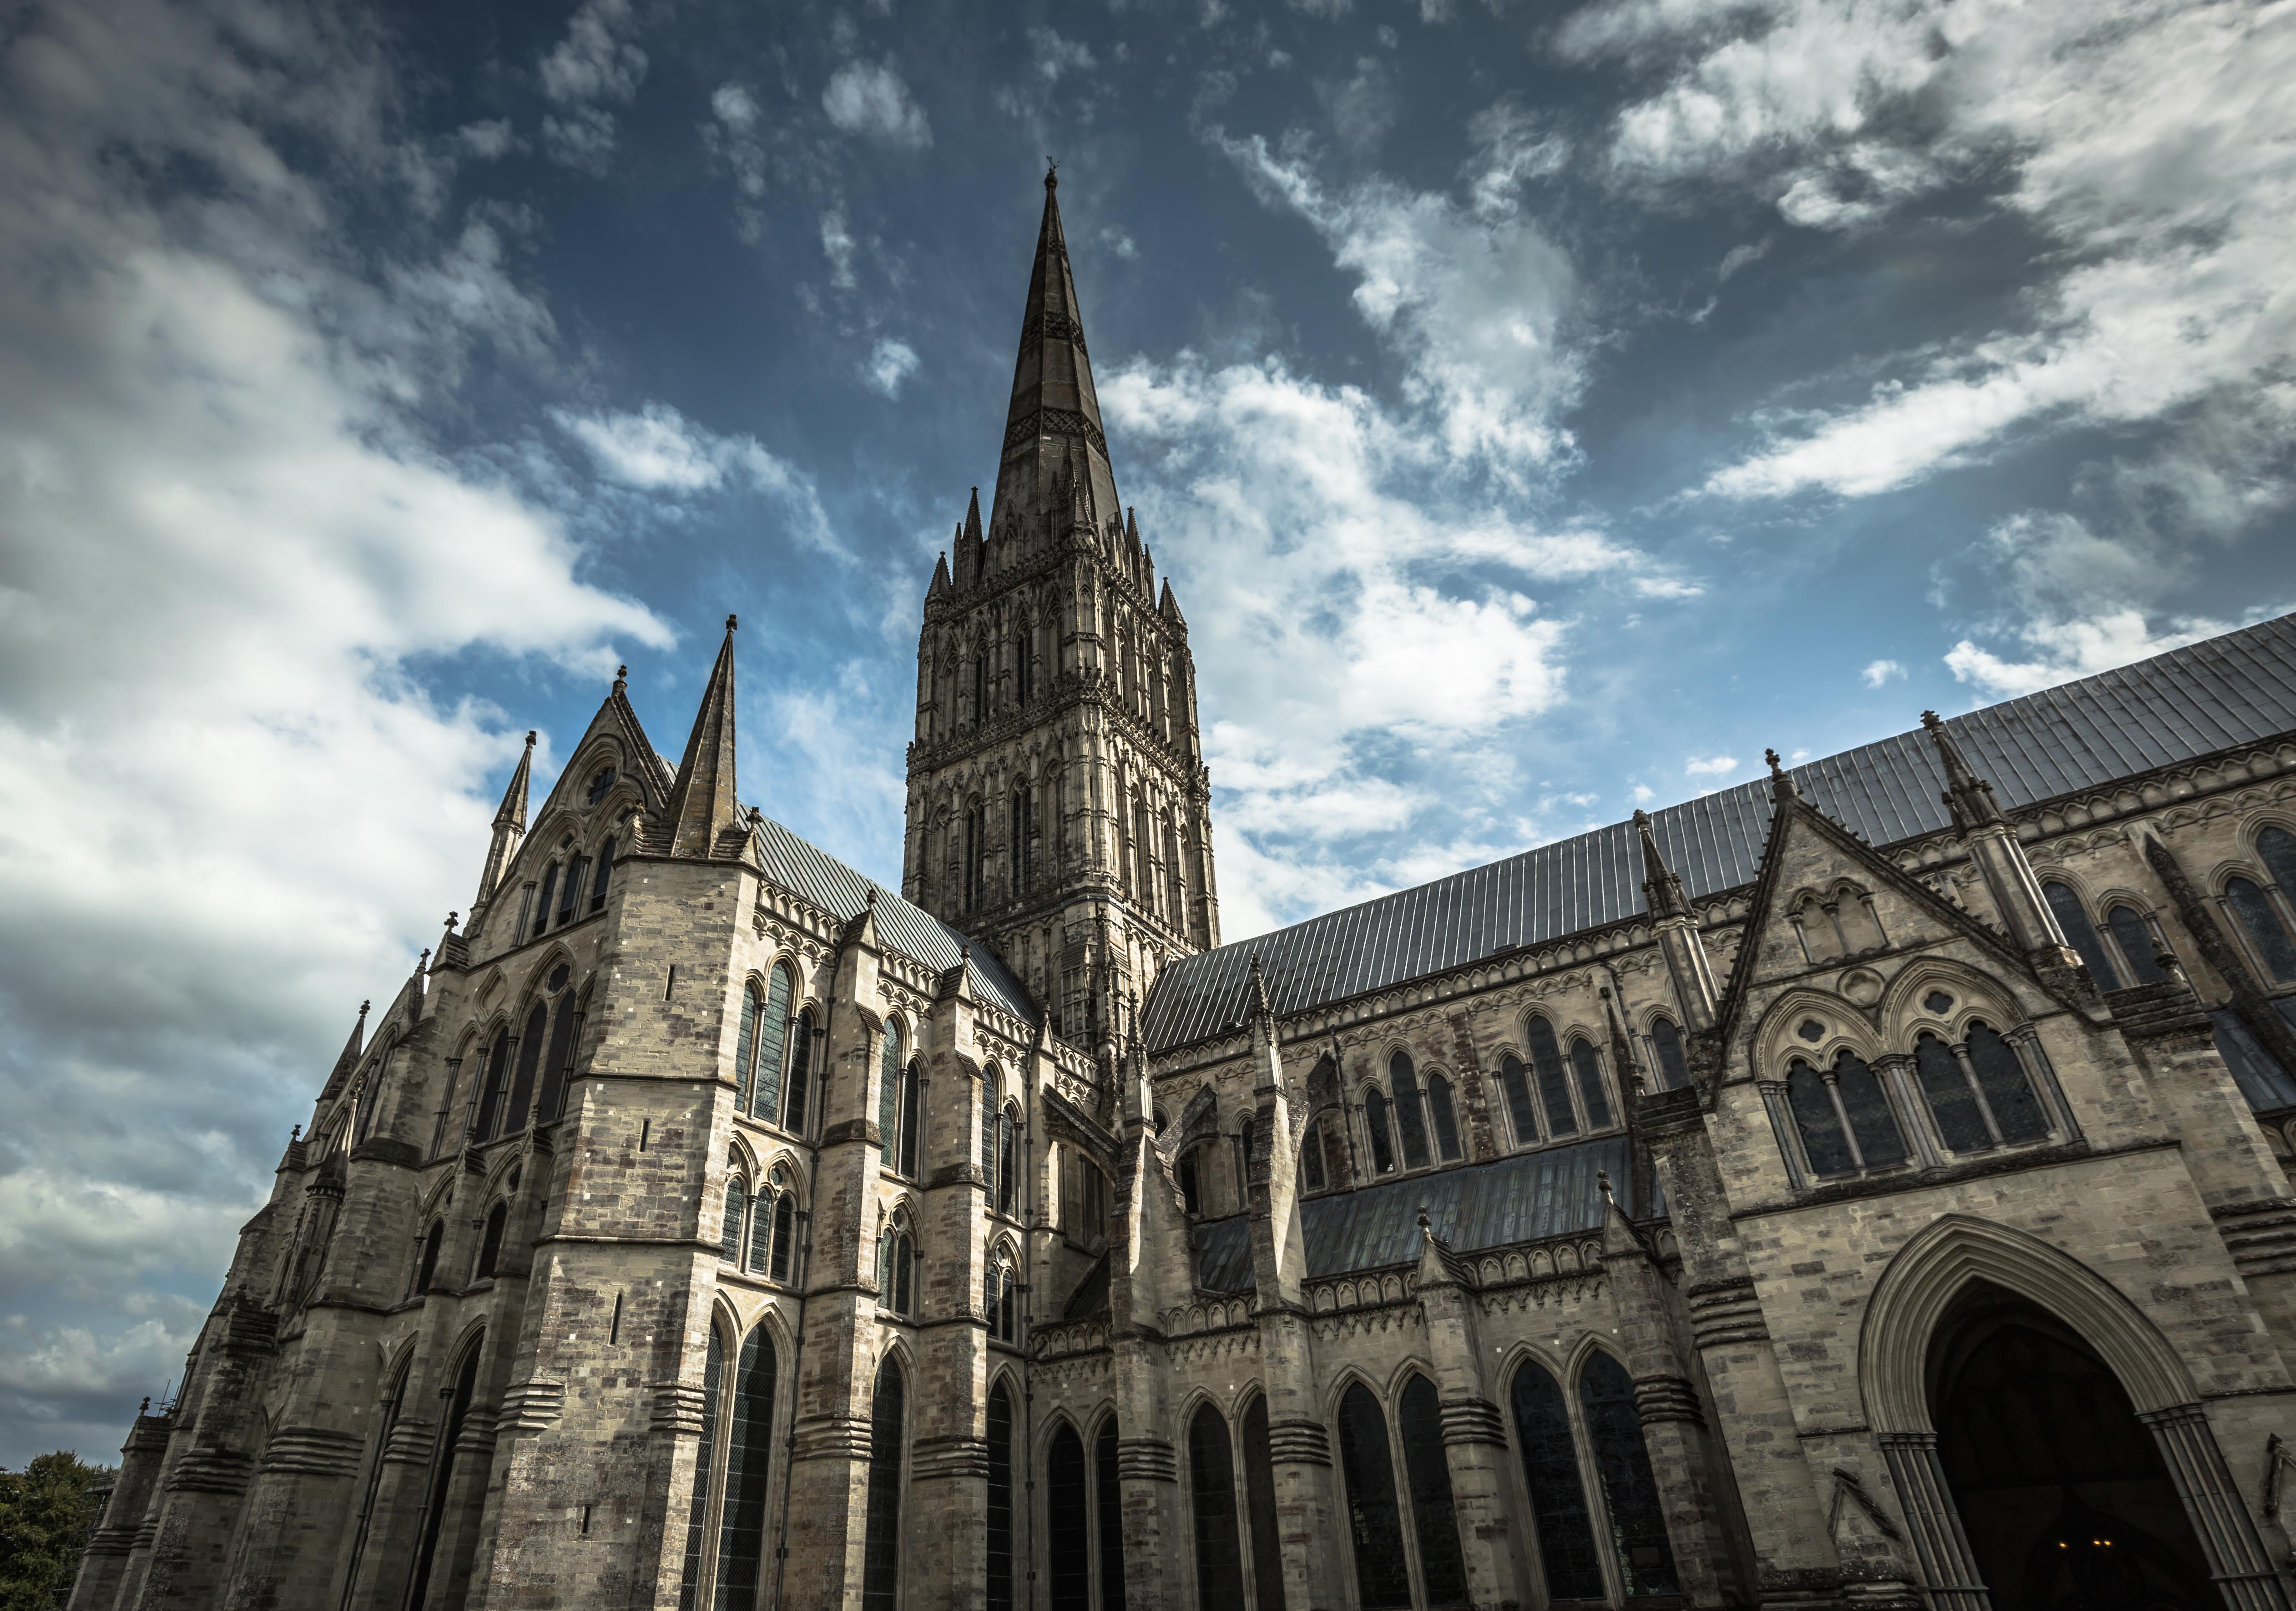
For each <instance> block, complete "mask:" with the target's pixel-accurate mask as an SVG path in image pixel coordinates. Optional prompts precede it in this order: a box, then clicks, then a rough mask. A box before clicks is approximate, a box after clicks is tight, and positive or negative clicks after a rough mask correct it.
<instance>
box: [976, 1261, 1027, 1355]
mask: <svg viewBox="0 0 2296 1611" xmlns="http://www.w3.org/2000/svg"><path fill="white" fill-rule="evenodd" d="M983 1281H984V1287H985V1289H984V1290H983V1292H982V1294H981V1297H982V1313H984V1314H985V1315H986V1316H987V1318H988V1335H989V1336H990V1337H994V1338H996V1341H998V1342H1000V1343H1017V1342H1019V1341H1020V1340H1021V1276H1020V1272H1019V1271H1018V1270H1017V1269H1016V1268H1015V1267H1014V1265H1013V1255H1011V1254H1010V1253H1009V1252H1007V1251H1006V1250H1005V1249H1004V1248H1003V1247H999V1248H997V1249H996V1251H995V1252H994V1253H992V1254H991V1255H989V1258H988V1274H987V1275H986V1276H985V1277H984V1278H983Z"/></svg>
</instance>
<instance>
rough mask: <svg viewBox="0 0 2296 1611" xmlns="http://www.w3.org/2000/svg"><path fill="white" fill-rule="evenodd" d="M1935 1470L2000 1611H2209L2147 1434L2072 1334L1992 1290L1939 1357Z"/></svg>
mask: <svg viewBox="0 0 2296 1611" xmlns="http://www.w3.org/2000/svg"><path fill="white" fill-rule="evenodd" d="M1928 1377H1929V1382H1928V1386H1929V1394H1930V1404H1931V1412H1932V1414H1933V1415H1934V1417H1935V1424H1936V1427H1937V1429H1938V1458H1939V1462H1940V1464H1941V1465H1942V1467H1943V1469H1944V1475H1945V1479H1946V1484H1947V1486H1948V1488H1949V1489H1950V1490H1951V1491H1952V1493H1953V1499H1954V1504H1955V1507H1956V1509H1957V1510H1958V1511H1959V1512H1960V1516H1961V1521H1962V1525H1963V1527H1964V1530H1965V1531H1966V1533H1967V1534H1968V1538H1969V1545H1970V1550H1971V1553H1972V1555H1973V1556H1974V1558H1975V1561H1976V1566H1977V1567H1978V1572H1979V1575H1980V1577H1981V1579H1982V1580H1983V1582H1984V1583H1985V1586H1986V1588H1987V1589H1988V1590H1989V1591H1990V1594H1991V1599H1992V1604H1993V1611H2213V1608H2214V1607H2217V1606H2218V1604H2219V1603H2220V1599H2221V1597H2220V1596H2219V1595H2218V1592H2217V1591H2216V1590H2215V1588H2214V1587H2213V1586H2212V1585H2211V1584H2210V1581H2209V1568H2208V1564H2207V1559H2206V1558H2205V1557H2204V1556H2203V1555H2202V1551H2201V1547H2200V1543H2199V1541H2198V1540H2197V1539H2195V1538H2194V1533H2193V1529H2192V1525H2191V1523H2190V1522H2189V1520H2188V1519H2187V1518H2186V1514H2185V1506H2184V1503H2183V1501H2182V1500H2181V1499H2180V1498H2179V1496H2178V1494H2177V1488H2176V1486H2175V1484H2173V1483H2172V1482H2171V1481H2170V1478H2169V1471H2168V1468H2167V1467H2166V1466H2165V1465H2164V1464H2163V1463H2162V1460H2161V1453H2160V1448H2159V1445H2158V1443H2156V1442H2155V1440H2154V1438H2153V1434H2152V1433H2151V1432H2149V1431H2147V1430H2146V1428H2145V1427H2144V1425H2143V1424H2142V1423H2141V1422H2139V1421H2138V1420H2137V1419H2136V1411H2135V1410H2134V1408H2133V1407H2132V1406H2131V1405H2130V1403H2129V1398H2128V1392H2127V1390H2126V1389H2125V1388H2124V1387H2123V1386H2121V1384H2120V1379H2119V1378H2117V1377H2116V1376H2115V1375H2114V1374H2113V1372H2112V1370H2111V1368H2110V1367H2108V1366H2107V1365H2106V1364H2105V1363H2104V1362H2103V1360H2102V1359H2100V1358H2098V1357H2097V1355H2096V1353H2095V1351H2094V1350H2093V1349H2091V1348H2090V1347H2089V1346H2088V1345H2087V1344H2086V1343H2084V1342H2083V1341H2082V1340H2081V1338H2080V1337H2079V1336H2078V1335H2077V1334H2075V1333H2074V1332H2073V1331H2072V1330H2071V1329H2069V1328H2067V1327H2066V1326H2065V1325H2064V1324H2063V1322H2062V1321H2059V1320H2057V1319H2056V1318H2055V1317H2054V1315H2052V1314H2050V1313H2048V1312H2047V1311H2046V1310H2044V1309H2042V1308H2040V1307H2039V1306H2038V1304H2033V1303H2031V1302H2030V1301H2029V1300H2027V1299H2024V1298H2021V1297H2019V1296H2016V1295H2015V1294H2013V1293H2012V1292H2010V1291H2008V1290H2007V1289H2006V1288H2002V1287H1999V1286H1996V1285H1994V1284H1993V1283H1992V1282H1989V1281H1983V1280H1978V1281H1972V1282H1970V1283H1969V1284H1968V1285H1966V1286H1965V1287H1964V1288H1962V1290H1961V1291H1960V1292H1959V1293H1958V1294H1957V1295H1956V1296H1955V1298H1954V1300H1953V1302H1952V1304H1950V1306H1949V1307H1948V1310H1947V1313H1946V1314H1945V1315H1944V1316H1943V1318H1942V1320H1941V1322H1940V1324H1939V1327H1938V1329H1937V1332H1936V1334H1935V1340H1934V1341H1933V1342H1932V1344H1931V1349H1930V1356H1929V1363H1928Z"/></svg>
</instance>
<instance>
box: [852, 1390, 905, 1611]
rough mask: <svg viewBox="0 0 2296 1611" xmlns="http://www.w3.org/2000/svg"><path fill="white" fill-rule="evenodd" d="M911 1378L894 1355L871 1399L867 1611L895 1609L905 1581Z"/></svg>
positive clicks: (864, 1576) (864, 1569)
mask: <svg viewBox="0 0 2296 1611" xmlns="http://www.w3.org/2000/svg"><path fill="white" fill-rule="evenodd" d="M907 1388H908V1384H907V1381H906V1378H904V1377H903V1376H902V1374H901V1362H900V1361H898V1360H893V1359H889V1360H887V1361H886V1362H884V1363H883V1364H882V1365H881V1366H880V1367H878V1370H877V1391H876V1393H875V1394H874V1395H873V1397H872V1399H871V1400H870V1404H869V1511H868V1520H867V1531H866V1533H865V1534H864V1535H863V1541H862V1550H861V1559H862V1565H861V1605H862V1611H893V1604H894V1601H895V1600H896V1599H898V1597H899V1594H900V1587H901V1450H902V1446H903V1441H904V1440H903V1437H902V1431H903V1428H902V1421H903V1419H905V1417H906V1415H907V1413H908V1391H907Z"/></svg>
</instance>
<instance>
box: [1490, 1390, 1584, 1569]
mask: <svg viewBox="0 0 2296 1611" xmlns="http://www.w3.org/2000/svg"><path fill="white" fill-rule="evenodd" d="M1509 1397H1510V1400H1511V1401H1512V1404H1513V1411H1514V1430H1515V1446H1516V1448H1517V1450H1518V1451H1519V1452H1521V1456H1522V1477H1523V1486H1524V1488H1525V1489H1526V1490H1527V1491H1528V1492H1529V1497H1530V1514H1531V1525H1533V1526H1535V1527H1536V1528H1537V1529H1538V1558H1539V1564H1540V1565H1541V1566H1542V1567H1543V1568H1544V1569H1545V1571H1546V1595H1547V1598H1548V1599H1550V1600H1569V1599H1603V1597H1604V1593H1603V1558H1602V1555H1601V1553H1600V1552H1599V1551H1598V1550H1597V1549H1596V1547H1595V1527H1594V1522H1593V1519H1592V1517H1591V1515H1590V1513H1589V1511H1588V1509H1587V1490H1586V1487H1585V1485H1584V1484H1582V1483H1581V1482H1580V1481H1579V1469H1580V1467H1579V1447H1578V1443H1577V1441H1576V1439H1575V1438H1574V1437H1573V1436H1572V1434H1571V1428H1570V1407H1569V1405H1568V1403H1567V1402H1566V1401H1565V1400H1564V1398H1563V1396H1562V1384H1561V1383H1560V1382H1558V1381H1556V1380H1555V1379H1554V1373H1553V1372H1551V1371H1549V1370H1547V1369H1546V1367H1545V1366H1544V1365H1541V1364H1539V1363H1538V1362H1537V1361H1535V1360H1525V1361H1524V1362H1522V1363H1521V1365H1520V1366H1518V1367H1517V1368H1516V1370H1515V1373H1514V1382H1513V1388H1512V1390H1511V1392H1510V1394H1509Z"/></svg>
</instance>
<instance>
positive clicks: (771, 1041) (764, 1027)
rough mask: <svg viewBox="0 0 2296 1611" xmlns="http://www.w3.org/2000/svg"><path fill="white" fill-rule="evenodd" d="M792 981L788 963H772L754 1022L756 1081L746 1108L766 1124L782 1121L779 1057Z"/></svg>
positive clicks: (786, 1033) (786, 1038)
mask: <svg viewBox="0 0 2296 1611" xmlns="http://www.w3.org/2000/svg"><path fill="white" fill-rule="evenodd" d="M794 983H795V981H794V980H793V979H792V978H791V975H790V970H789V964H788V963H786V962H776V963H775V964H774V971H773V975H772V977H771V979H770V981H769V982H768V983H767V986H766V1010H765V1016H764V1017H763V1018H760V1019H759V1020H758V1081H757V1085H756V1092H757V1094H756V1096H755V1098H754V1099H753V1100H752V1102H751V1105H750V1112H752V1113H754V1114H756V1115H757V1116H758V1117H759V1118H761V1119H763V1120H765V1122H766V1123H767V1124H780V1123H781V1120H782V1059H783V1051H784V1050H785V1049H786V1048H787V1047H788V1045H789V1013H790V994H791V989H792V987H793V985H794Z"/></svg>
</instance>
